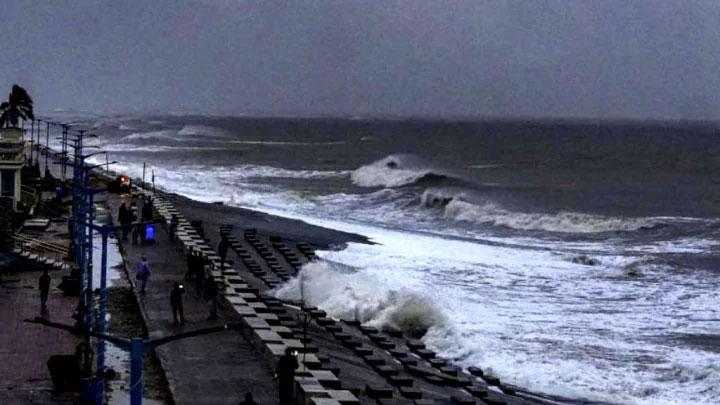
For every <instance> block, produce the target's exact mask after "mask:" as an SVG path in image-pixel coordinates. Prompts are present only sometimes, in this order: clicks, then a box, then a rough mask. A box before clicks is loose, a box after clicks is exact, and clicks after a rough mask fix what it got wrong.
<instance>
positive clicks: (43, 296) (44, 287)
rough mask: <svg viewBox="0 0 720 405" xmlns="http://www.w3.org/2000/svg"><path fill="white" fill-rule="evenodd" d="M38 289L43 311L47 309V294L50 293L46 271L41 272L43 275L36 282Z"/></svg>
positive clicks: (48, 276)
mask: <svg viewBox="0 0 720 405" xmlns="http://www.w3.org/2000/svg"><path fill="white" fill-rule="evenodd" d="M38 287H39V288H40V306H41V307H42V309H43V310H44V309H46V308H47V299H48V293H49V292H50V275H49V274H48V271H47V269H45V270H43V274H42V275H41V276H40V280H39V281H38Z"/></svg>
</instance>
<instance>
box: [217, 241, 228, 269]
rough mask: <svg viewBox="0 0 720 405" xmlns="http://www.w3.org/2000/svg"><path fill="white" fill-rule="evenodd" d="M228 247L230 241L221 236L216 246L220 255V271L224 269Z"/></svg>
mask: <svg viewBox="0 0 720 405" xmlns="http://www.w3.org/2000/svg"><path fill="white" fill-rule="evenodd" d="M229 247H230V241H229V240H228V238H227V236H225V235H223V236H222V237H221V238H220V244H219V245H218V253H220V270H224V269H225V258H226V257H227V252H228V248H229Z"/></svg>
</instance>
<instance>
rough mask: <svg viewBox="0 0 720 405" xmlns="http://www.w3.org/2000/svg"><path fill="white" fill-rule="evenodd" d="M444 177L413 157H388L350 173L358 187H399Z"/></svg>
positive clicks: (397, 155) (398, 155) (400, 155)
mask: <svg viewBox="0 0 720 405" xmlns="http://www.w3.org/2000/svg"><path fill="white" fill-rule="evenodd" d="M444 177H446V175H445V174H444V173H441V172H439V171H438V170H437V169H436V168H434V167H432V166H430V165H429V164H427V163H426V162H425V161H423V160H422V159H420V158H418V157H416V156H413V155H402V154H396V155H389V156H386V157H384V158H382V159H380V160H378V161H375V162H373V163H370V164H368V165H365V166H362V167H360V168H358V169H356V170H355V171H353V172H352V175H351V178H352V181H353V183H355V184H356V185H358V186H360V187H401V186H405V185H408V184H413V183H416V182H418V181H420V180H422V179H439V178H444Z"/></svg>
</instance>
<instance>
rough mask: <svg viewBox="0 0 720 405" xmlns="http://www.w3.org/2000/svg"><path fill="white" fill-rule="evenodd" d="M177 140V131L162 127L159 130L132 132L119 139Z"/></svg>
mask: <svg viewBox="0 0 720 405" xmlns="http://www.w3.org/2000/svg"><path fill="white" fill-rule="evenodd" d="M139 139H142V140H149V139H152V140H168V139H169V140H178V139H180V138H178V136H177V131H175V130H172V129H163V130H160V131H148V132H133V133H132V134H130V135H126V136H124V137H123V138H122V139H121V141H133V140H139Z"/></svg>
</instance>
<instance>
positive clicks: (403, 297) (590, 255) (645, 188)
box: [71, 115, 720, 404]
mask: <svg viewBox="0 0 720 405" xmlns="http://www.w3.org/2000/svg"><path fill="white" fill-rule="evenodd" d="M71 123H72V124H73V125H75V126H76V127H78V126H84V127H85V128H88V129H90V130H91V132H93V133H95V134H97V135H98V137H97V138H93V139H90V140H88V144H90V145H94V146H96V147H99V148H100V149H102V150H105V151H107V152H108V155H109V160H110V161H117V162H118V163H116V164H113V165H111V168H112V169H114V170H116V171H120V172H124V173H127V174H129V175H131V176H133V177H141V176H142V172H143V165H145V167H146V170H145V179H146V181H154V183H155V185H156V187H158V188H162V189H165V190H168V191H172V192H176V193H179V194H182V195H185V196H187V197H189V198H192V199H196V200H200V201H207V202H222V203H224V204H227V205H232V206H238V207H246V208H251V209H255V210H260V211H264V212H268V213H271V214H276V215H281V216H285V217H291V218H299V219H302V220H305V221H307V222H309V223H313V224H317V225H321V226H325V227H330V228H334V229H339V230H344V231H349V232H354V233H358V234H362V235H365V236H367V237H368V238H369V239H370V240H371V241H372V242H374V244H359V243H350V244H349V245H348V246H345V247H340V246H338V247H335V248H333V249H329V250H326V251H320V252H319V253H318V254H319V257H320V260H318V261H316V262H313V263H310V264H307V265H305V266H304V267H303V269H302V271H301V272H300V276H299V277H297V278H296V279H293V280H291V281H289V282H287V283H286V284H285V285H282V286H281V287H279V288H278V289H277V290H276V291H275V294H276V295H277V296H278V297H281V298H288V299H290V298H291V299H303V300H305V301H306V302H308V303H309V304H313V305H317V306H318V307H320V308H322V309H324V310H326V311H327V312H328V313H329V314H331V315H333V316H335V317H338V318H345V319H359V320H361V321H362V322H364V323H366V324H370V325H376V326H385V325H388V326H392V327H397V328H401V329H403V330H406V331H408V332H410V333H414V334H418V335H422V339H423V340H424V341H425V343H426V344H427V345H428V346H429V347H430V348H431V349H433V350H435V351H437V352H438V353H439V354H440V355H442V356H444V357H446V358H448V359H451V360H452V361H453V362H454V363H455V364H457V365H459V366H462V367H469V366H478V367H481V368H483V369H484V370H486V372H488V373H491V374H494V375H496V376H498V377H499V378H500V379H501V380H502V381H504V382H507V383H510V384H514V385H517V386H520V387H522V388H524V389H527V390H530V391H533V392H537V393H542V394H547V395H558V396H562V397H565V398H570V399H574V400H579V401H583V400H584V401H597V402H607V403H623V404H718V403H720V288H719V286H720V268H719V266H718V265H719V264H720V239H719V236H720V129H719V128H718V126H717V125H709V124H708V125H706V124H693V123H655V122H649V123H647V122H601V121H598V122H581V121H554V122H551V121H531V120H522V121H478V122H473V121H453V120H435V121H433V120H413V119H396V118H385V119H363V118H343V119H337V118H312V119H306V118H287V119H279V118H250V117H209V116H191V115H157V116H143V115H136V116H83V117H74V118H72V122H71ZM91 162H93V163H96V164H101V163H105V157H104V156H103V155H96V156H93V157H92V158H91Z"/></svg>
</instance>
